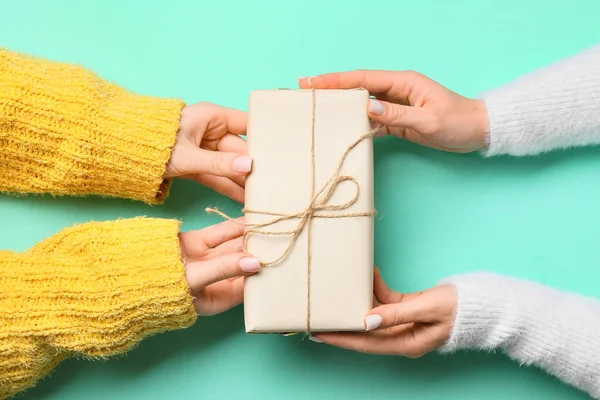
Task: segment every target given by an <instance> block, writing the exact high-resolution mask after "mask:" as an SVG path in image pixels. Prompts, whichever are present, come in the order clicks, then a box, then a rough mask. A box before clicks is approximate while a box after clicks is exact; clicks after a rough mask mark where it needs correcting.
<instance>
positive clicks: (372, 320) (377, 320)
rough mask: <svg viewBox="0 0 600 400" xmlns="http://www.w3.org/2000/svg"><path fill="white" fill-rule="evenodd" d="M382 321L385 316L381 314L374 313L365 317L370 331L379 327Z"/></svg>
mask: <svg viewBox="0 0 600 400" xmlns="http://www.w3.org/2000/svg"><path fill="white" fill-rule="evenodd" d="M382 322H383V318H381V315H377V314H373V315H367V316H366V317H365V325H366V326H367V330H368V331H372V330H373V329H376V328H379V327H380V326H381V323H382Z"/></svg>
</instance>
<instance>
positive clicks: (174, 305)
mask: <svg viewBox="0 0 600 400" xmlns="http://www.w3.org/2000/svg"><path fill="white" fill-rule="evenodd" d="M178 230H179V223H178V222H177V221H173V220H162V219H147V218H135V219H129V220H118V221H113V222H100V223H88V224H84V225H79V226H75V227H73V228H69V229H65V230H63V231H62V232H60V233H58V234H57V235H55V236H53V237H51V238H49V239H47V240H45V241H43V242H41V243H39V244H38V245H36V246H35V247H33V248H32V249H30V250H29V251H26V252H23V253H13V252H7V251H5V252H0V322H1V323H0V399H5V398H7V397H10V396H12V395H13V394H15V393H17V392H19V391H21V390H23V389H26V388H28V387H30V386H32V385H34V384H35V383H36V381H37V380H38V379H40V378H42V377H43V376H45V375H46V374H47V373H49V372H50V371H51V370H52V369H53V368H54V367H55V366H56V365H57V364H58V363H59V362H60V361H61V360H63V359H65V358H67V357H70V356H74V355H76V356H82V357H90V358H96V357H108V356H111V355H115V354H119V353H123V352H125V351H127V350H129V349H131V348H132V347H133V346H135V345H136V344H137V343H138V342H139V341H140V340H141V339H143V338H144V337H146V336H148V335H151V334H154V333H158V332H163V331H167V330H171V329H178V328H184V327H187V326H190V325H192V324H193V323H194V321H195V319H196V313H195V311H194V306H193V303H192V297H191V295H190V293H189V289H188V286H187V283H186V280H185V272H184V267H183V263H182V261H181V253H180V247H179V241H178Z"/></svg>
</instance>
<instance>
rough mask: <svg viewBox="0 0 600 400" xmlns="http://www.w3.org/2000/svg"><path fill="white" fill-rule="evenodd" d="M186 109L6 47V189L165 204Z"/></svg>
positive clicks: (0, 67) (1, 171) (1, 109)
mask: <svg viewBox="0 0 600 400" xmlns="http://www.w3.org/2000/svg"><path fill="white" fill-rule="evenodd" d="M182 107H183V103H182V102H181V101H179V100H169V99H160V98H154V97H146V96H139V95H135V94H132V93H130V92H128V91H126V90H124V89H122V88H120V87H118V86H116V85H114V84H111V83H108V82H106V81H104V80H101V79H99V78H98V77H97V76H96V75H94V74H93V73H91V72H89V71H87V70H85V69H84V68H81V67H77V66H73V65H68V64H62V63H56V62H50V61H45V60H42V59H38V58H32V57H29V56H25V55H20V54H17V53H14V52H10V51H6V50H2V49H0V191H4V192H13V193H15V192H19V193H52V194H56V195H64V194H68V195H87V194H97V195H103V196H116V197H126V198H131V199H136V200H142V201H144V202H147V203H160V202H161V201H162V200H163V199H164V197H165V196H166V195H167V191H168V187H169V182H168V181H164V180H163V174H164V172H165V168H166V164H167V162H168V160H169V156H170V154H171V149H172V147H173V145H174V143H175V138H176V135H177V130H178V127H179V118H180V113H181V109H182Z"/></svg>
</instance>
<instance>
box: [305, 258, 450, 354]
mask: <svg viewBox="0 0 600 400" xmlns="http://www.w3.org/2000/svg"><path fill="white" fill-rule="evenodd" d="M374 289H375V297H376V301H375V306H376V307H375V308H374V309H373V310H371V311H370V312H369V313H368V314H367V316H366V317H365V326H366V327H367V329H368V330H369V332H364V333H363V332H361V333H354V332H347V333H346V332H344V333H318V334H314V335H313V336H312V337H311V339H312V340H313V341H317V342H324V343H327V344H330V345H333V346H338V347H342V348H345V349H350V350H356V351H359V352H362V353H373V354H392V355H401V356H405V357H409V358H416V357H420V356H422V355H424V354H426V353H429V352H430V351H433V350H435V349H437V348H438V347H440V346H442V345H444V344H445V343H446V342H447V341H448V339H449V338H450V335H451V333H452V328H453V325H454V316H455V312H456V306H457V302H458V296H457V294H456V290H455V289H454V287H453V286H449V285H444V286H436V287H433V288H431V289H428V290H425V291H424V292H418V293H410V294H401V293H398V292H394V291H393V290H391V289H390V288H388V287H387V285H386V284H385V282H383V280H382V279H381V276H380V275H379V271H377V270H376V271H375V282H374ZM315 339H316V340H315Z"/></svg>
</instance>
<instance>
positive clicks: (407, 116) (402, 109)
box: [367, 99, 436, 133]
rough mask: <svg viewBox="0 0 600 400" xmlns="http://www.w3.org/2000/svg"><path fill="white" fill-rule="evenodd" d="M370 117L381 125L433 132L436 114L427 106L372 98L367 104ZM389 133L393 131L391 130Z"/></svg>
mask: <svg viewBox="0 0 600 400" xmlns="http://www.w3.org/2000/svg"><path fill="white" fill-rule="evenodd" d="M367 112H368V114H369V117H370V118H371V119H372V120H373V121H375V122H376V123H379V124H381V125H386V126H388V127H400V128H405V129H406V128H408V129H414V130H416V131H419V132H430V131H431V132H433V131H434V130H435V129H436V127H435V123H436V121H435V118H434V117H435V115H434V114H433V112H432V111H431V110H429V109H427V108H421V107H410V106H403V105H400V104H394V103H388V102H387V101H381V100H375V99H370V100H369V101H368V104H367ZM389 133H393V131H390V132H389Z"/></svg>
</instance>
